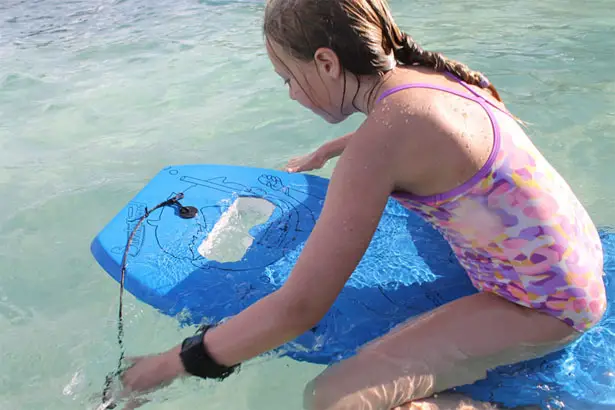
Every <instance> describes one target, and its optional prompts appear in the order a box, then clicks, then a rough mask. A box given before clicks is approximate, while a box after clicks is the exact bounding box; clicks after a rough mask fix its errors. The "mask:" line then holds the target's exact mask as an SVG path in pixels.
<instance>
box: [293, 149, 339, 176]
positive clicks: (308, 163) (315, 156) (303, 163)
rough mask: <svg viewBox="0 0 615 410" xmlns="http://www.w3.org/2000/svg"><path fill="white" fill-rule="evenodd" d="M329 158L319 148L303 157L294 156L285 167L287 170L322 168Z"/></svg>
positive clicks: (298, 170)
mask: <svg viewBox="0 0 615 410" xmlns="http://www.w3.org/2000/svg"><path fill="white" fill-rule="evenodd" d="M328 160H329V157H328V156H327V155H326V154H325V153H323V152H322V150H321V149H320V148H319V149H317V150H316V151H314V152H311V153H309V154H306V155H303V156H301V157H295V158H292V159H291V160H290V161H288V163H287V164H286V168H285V169H286V171H287V172H302V171H311V170H314V169H320V168H322V167H323V166H324V165H325V164H326V163H327V161H328Z"/></svg>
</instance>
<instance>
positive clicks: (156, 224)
mask: <svg viewBox="0 0 615 410" xmlns="http://www.w3.org/2000/svg"><path fill="white" fill-rule="evenodd" d="M328 182H329V181H328V180H327V179H325V178H321V177H317V176H312V175H306V174H289V173H285V172H281V171H276V170H270V169H259V168H248V167H238V166H226V165H183V166H170V167H167V168H165V169H163V170H161V171H160V173H158V175H156V176H155V177H154V178H153V179H152V180H151V181H150V182H149V183H148V184H147V185H146V186H145V187H144V188H143V189H142V190H141V192H139V193H138V194H137V195H136V196H135V197H134V198H133V199H132V200H131V201H130V202H129V203H128V204H127V205H126V206H125V207H124V208H123V209H121V210H120V212H119V213H118V214H117V215H116V216H115V217H114V218H113V219H112V220H111V221H110V222H109V224H108V225H107V226H105V227H104V229H103V230H102V231H101V232H100V233H99V234H98V235H97V236H96V238H95V239H94V241H93V242H92V246H91V251H92V253H93V255H94V257H95V258H96V260H97V261H98V263H99V264H100V265H101V266H102V268H103V269H104V270H105V271H106V272H108V274H109V275H111V276H112V277H113V278H114V279H115V280H117V281H119V280H120V271H121V263H122V258H123V256H124V251H125V248H126V243H127V239H128V237H129V235H130V234H131V232H132V231H133V228H134V227H135V224H136V223H137V222H138V220H139V219H140V218H141V217H142V216H143V215H144V213H145V212H146V210H151V209H153V208H154V207H155V206H156V205H157V204H159V203H161V202H163V201H165V200H168V199H170V198H173V197H175V196H176V195H177V194H183V198H182V199H181V200H180V201H179V202H180V204H179V205H177V204H176V205H174V206H163V207H161V208H159V209H156V210H155V211H153V212H151V214H149V216H148V217H147V219H145V221H144V222H143V224H142V225H141V226H140V228H139V229H137V230H136V231H135V234H134V236H133V239H132V243H131V246H130V248H129V252H128V255H127V264H126V275H125V288H126V290H127V291H129V292H130V293H132V294H133V295H134V296H135V297H137V298H138V299H139V300H141V301H143V302H145V303H147V304H149V305H151V306H152V307H154V308H156V309H158V310H159V311H160V312H162V313H164V314H166V315H170V316H173V317H176V318H177V319H178V321H179V322H180V323H181V324H182V325H193V324H201V323H212V322H217V321H220V320H222V319H225V318H227V317H229V316H231V315H235V314H237V313H239V312H241V311H242V310H243V309H245V308H246V307H247V306H249V305H251V304H252V303H254V302H256V301H257V300H259V299H261V298H262V297H264V296H266V295H268V294H270V293H271V292H273V291H275V290H276V289H278V288H280V287H281V286H282V284H283V283H284V281H285V280H286V278H287V277H288V274H289V273H290V271H291V268H292V267H293V264H294V263H295V261H296V260H297V257H298V256H299V253H300V252H301V249H302V247H303V245H304V243H305V241H306V239H307V238H308V236H309V234H310V231H311V229H312V227H313V226H314V224H315V223H316V221H317V219H318V217H319V215H320V210H321V208H322V206H323V203H324V198H325V194H326V191H327V186H328ZM238 198H239V201H240V202H241V201H248V202H250V201H256V202H258V203H264V204H267V205H268V206H267V207H265V208H266V209H265V210H264V211H263V210H261V211H262V212H264V216H263V218H264V219H263V220H262V221H261V223H260V224H258V225H256V226H254V227H253V228H252V229H251V230H250V231H249V236H250V237H249V238H248V239H249V240H251V241H252V242H251V244H249V246H248V247H247V250H246V251H245V254H244V255H243V256H239V257H237V256H235V257H234V259H233V258H230V259H229V258H227V259H224V258H220V257H218V256H217V255H214V256H212V253H211V249H215V241H213V240H212V238H214V237H215V238H218V237H220V236H219V235H220V232H224V231H220V230H219V224H220V223H222V221H223V220H225V218H228V216H229V215H237V213H235V214H233V212H232V210H233V209H235V211H237V209H236V207H235V208H233V204H236V202H235V201H236V200H237V199H238ZM263 200H265V201H266V202H265V201H263ZM186 210H188V211H190V210H192V211H195V212H192V213H191V212H185V211H186ZM259 212H260V211H259ZM229 226H233V225H232V224H231V225H229ZM600 234H601V238H602V241H603V244H604V250H605V257H606V258H605V271H606V282H607V292H608V298H609V301H611V302H612V301H613V300H615V284H614V283H613V282H614V280H613V278H615V233H613V232H612V231H609V230H607V229H601V230H600ZM244 236H245V235H244ZM244 239H245V237H244ZM207 249H209V251H208V250H207ZM208 252H209V253H208ZM210 257H211V258H210ZM475 292H476V289H474V287H473V286H472V284H471V283H470V280H469V278H468V277H467V275H466V273H465V272H464V271H463V269H462V268H461V266H460V265H459V264H458V262H457V260H456V258H455V256H454V254H453V252H452V250H451V248H450V247H449V245H448V244H447V243H446V242H445V241H444V239H443V238H442V236H441V235H440V234H439V233H438V232H437V231H436V230H434V229H433V228H432V227H431V226H429V225H428V224H426V223H425V222H424V221H423V220H422V219H420V218H419V217H417V216H416V215H415V214H413V213H411V212H409V211H407V210H406V209H405V208H403V207H402V206H401V205H399V204H398V203H397V202H396V201H394V200H392V199H391V200H390V201H389V202H388V204H387V206H386V209H385V212H384V214H383V216H382V219H381V221H380V223H379V226H378V229H377V231H376V233H375V235H374V238H373V240H372V241H371V243H370V246H369V248H368V249H367V252H366V254H365V256H364V257H363V259H362V260H361V262H360V264H359V265H358V267H357V268H356V270H355V272H354V273H353V275H352V276H351V278H350V279H349V281H348V283H347V284H346V286H345V287H344V289H343V291H342V293H341V294H340V295H339V297H338V298H337V300H336V301H335V303H334V305H333V307H332V308H331V309H330V311H329V312H328V313H327V315H326V316H325V317H324V318H323V319H322V320H321V321H320V323H318V325H317V326H315V327H314V328H313V329H311V330H310V331H308V332H306V333H305V334H303V335H301V336H300V337H298V338H297V339H295V340H294V341H292V342H290V343H287V344H285V345H284V346H282V347H280V348H279V349H278V353H279V354H281V355H286V356H288V357H291V358H293V359H295V360H299V361H307V362H311V363H320V364H329V363H333V362H335V361H338V360H341V359H343V358H346V357H349V356H351V355H353V354H354V353H355V352H356V349H357V348H358V347H360V346H361V345H363V344H364V343H366V342H368V341H370V340H372V339H374V338H376V337H379V336H381V335H383V334H385V333H386V332H387V331H388V330H390V329H391V328H393V327H394V326H396V325H398V324H399V323H401V322H404V321H406V320H407V319H408V318H410V317H412V316H415V315H418V314H420V313H423V312H426V311H429V310H431V309H433V308H435V307H437V306H440V305H442V304H444V303H447V302H450V301H452V300H455V299H457V298H459V297H462V296H465V295H470V294H473V293H475ZM455 390H457V391H459V392H462V393H465V394H467V395H469V396H471V397H473V398H475V399H478V400H488V401H491V402H494V403H500V404H502V405H504V406H508V407H515V406H523V405H540V406H542V407H543V408H545V409H547V408H550V409H557V408H563V407H561V403H565V405H566V407H565V408H566V409H588V410H590V409H597V410H600V409H613V408H615V315H614V314H613V308H612V306H609V309H608V312H607V314H606V316H605V317H604V319H603V320H602V322H601V323H600V324H599V325H598V326H596V327H595V328H593V329H591V330H590V331H589V332H587V333H586V334H584V336H583V337H582V338H580V339H579V340H578V341H576V342H575V343H574V344H573V345H571V346H569V347H568V348H567V349H565V350H563V351H561V352H558V353H554V354H551V355H549V356H547V357H545V358H541V359H536V360H532V361H528V362H524V363H520V364H516V365H511V366H503V367H500V368H497V369H493V370H492V371H490V372H489V373H488V376H487V378H486V379H484V380H481V381H478V382H476V383H474V384H472V385H466V386H461V387H459V388H457V389H455ZM549 406H550V407H549ZM558 406H559V407H558Z"/></svg>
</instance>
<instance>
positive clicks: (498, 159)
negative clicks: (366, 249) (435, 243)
mask: <svg viewBox="0 0 615 410" xmlns="http://www.w3.org/2000/svg"><path fill="white" fill-rule="evenodd" d="M455 80H456V81H458V82H459V83H461V84H462V85H463V86H464V87H465V88H466V89H467V90H468V91H469V93H460V92H458V91H456V90H453V89H449V88H446V87H440V86H435V85H431V84H406V85H402V86H398V87H395V88H393V89H390V90H387V91H385V92H384V93H383V94H382V95H381V96H380V97H379V99H378V101H380V100H382V99H383V98H385V97H387V96H389V95H391V94H393V93H395V92H397V91H400V90H404V89H408V88H431V89H436V90H441V91H444V92H448V93H452V94H455V95H457V96H460V97H463V98H466V99H469V100H471V101H474V102H476V103H478V104H480V105H481V106H482V107H483V108H484V109H485V111H486V112H487V114H488V115H489V118H490V120H491V124H492V126H493V131H494V142H493V150H492V152H491V155H490V156H489V158H488V160H487V162H486V163H485V164H484V166H483V167H482V168H481V169H480V171H479V172H478V173H477V174H476V175H474V176H473V177H472V178H471V179H470V180H468V181H467V182H465V183H464V184H463V185H461V186H459V187H457V188H455V189H453V190H451V191H448V192H445V193H442V194H437V195H433V196H417V195H411V194H407V193H401V192H396V193H394V194H393V197H394V198H395V199H396V200H398V201H399V202H400V203H401V204H402V205H404V206H405V207H406V208H408V209H410V210H412V211H414V212H416V213H418V214H419V215H420V216H421V217H423V218H424V219H425V220H426V221H427V222H430V223H431V224H432V225H433V226H434V227H435V228H436V229H438V230H439V231H440V232H441V233H442V234H443V236H444V237H445V238H446V239H447V240H448V242H449V243H450V245H451V247H452V249H453V251H454V252H455V254H456V256H457V259H458V260H459V262H460V263H461V265H462V266H463V267H464V268H465V270H466V271H467V272H468V275H469V276H470V279H471V280H472V283H473V284H474V286H475V287H476V288H477V289H478V290H480V291H488V292H493V293H495V294H497V295H500V296H501V297H503V298H505V299H507V300H509V301H511V302H514V303H517V304H519V305H522V306H525V307H528V308H532V309H535V310H538V311H541V312H544V313H546V314H549V315H552V316H555V317H556V318H558V319H560V320H562V321H564V322H565V323H567V324H568V325H570V326H572V327H573V328H574V329H576V330H578V331H580V332H583V331H585V330H587V329H589V328H590V327H592V326H593V325H595V324H596V323H597V322H598V321H599V320H600V318H601V317H602V314H603V313H604V310H605V309H606V295H605V288H604V282H603V279H602V275H603V254H602V244H601V241H600V238H599V236H598V232H597V230H596V228H595V226H594V224H593V222H592V220H591V218H590V217H589V215H588V214H587V212H586V210H585V209H584V208H583V206H582V205H581V204H580V203H579V201H578V199H577V198H576V196H575V195H574V193H573V192H572V190H571V189H570V187H569V186H568V184H567V183H566V182H565V181H564V180H563V178H562V177H561V176H560V175H559V174H558V173H557V172H556V171H555V170H554V169H553V168H552V167H551V165H550V164H549V163H548V162H547V160H546V159H545V158H544V157H543V156H542V155H541V154H540V153H539V152H538V150H537V149H536V147H535V146H534V145H533V144H532V142H531V141H530V140H529V138H528V137H527V136H526V135H525V133H524V132H523V130H522V129H521V127H520V126H519V125H518V124H517V123H516V122H515V120H514V119H513V118H512V117H510V115H509V114H508V113H506V112H504V111H502V110H500V109H499V108H498V107H497V106H495V105H494V104H492V103H491V102H489V101H488V100H486V99H484V98H483V97H482V96H480V95H479V94H478V93H476V92H474V90H472V89H471V88H470V87H469V86H468V85H467V84H465V83H464V82H462V81H460V80H458V79H457V78H456V77H455ZM494 108H495V109H494ZM498 123H501V124H505V125H506V127H500V125H499V124H498Z"/></svg>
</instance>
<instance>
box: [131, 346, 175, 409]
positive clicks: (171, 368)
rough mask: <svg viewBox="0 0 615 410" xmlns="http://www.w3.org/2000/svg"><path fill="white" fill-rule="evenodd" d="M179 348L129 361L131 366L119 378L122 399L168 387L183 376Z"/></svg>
mask: <svg viewBox="0 0 615 410" xmlns="http://www.w3.org/2000/svg"><path fill="white" fill-rule="evenodd" d="M180 350H181V347H180V346H177V347H175V348H173V349H171V350H168V351H166V352H164V353H160V354H156V355H151V356H141V357H136V358H133V359H131V361H132V363H133V364H132V366H131V367H129V368H128V369H126V370H125V371H124V373H123V374H122V376H121V380H122V385H123V391H122V394H121V397H122V398H125V397H129V396H134V395H139V394H144V393H149V392H152V391H154V390H157V389H160V388H162V387H165V386H168V385H169V384H171V383H172V382H173V381H174V380H175V379H176V378H178V377H180V376H184V375H186V374H187V373H186V372H185V369H184V366H183V364H182V362H181V359H180V357H179V352H180Z"/></svg>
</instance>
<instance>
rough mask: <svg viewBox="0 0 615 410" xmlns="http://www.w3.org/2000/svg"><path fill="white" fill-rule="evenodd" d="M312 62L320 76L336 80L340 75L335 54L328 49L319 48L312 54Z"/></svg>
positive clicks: (339, 67) (338, 61) (340, 68)
mask: <svg viewBox="0 0 615 410" xmlns="http://www.w3.org/2000/svg"><path fill="white" fill-rule="evenodd" d="M314 62H315V63H316V67H317V69H318V71H319V73H320V75H322V76H327V77H329V78H330V79H332V80H337V79H338V78H339V77H340V76H341V74H342V66H341V64H340V60H339V58H338V57H337V54H335V52H334V51H333V50H331V49H330V48H326V47H321V48H319V49H318V50H316V52H315V53H314Z"/></svg>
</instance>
